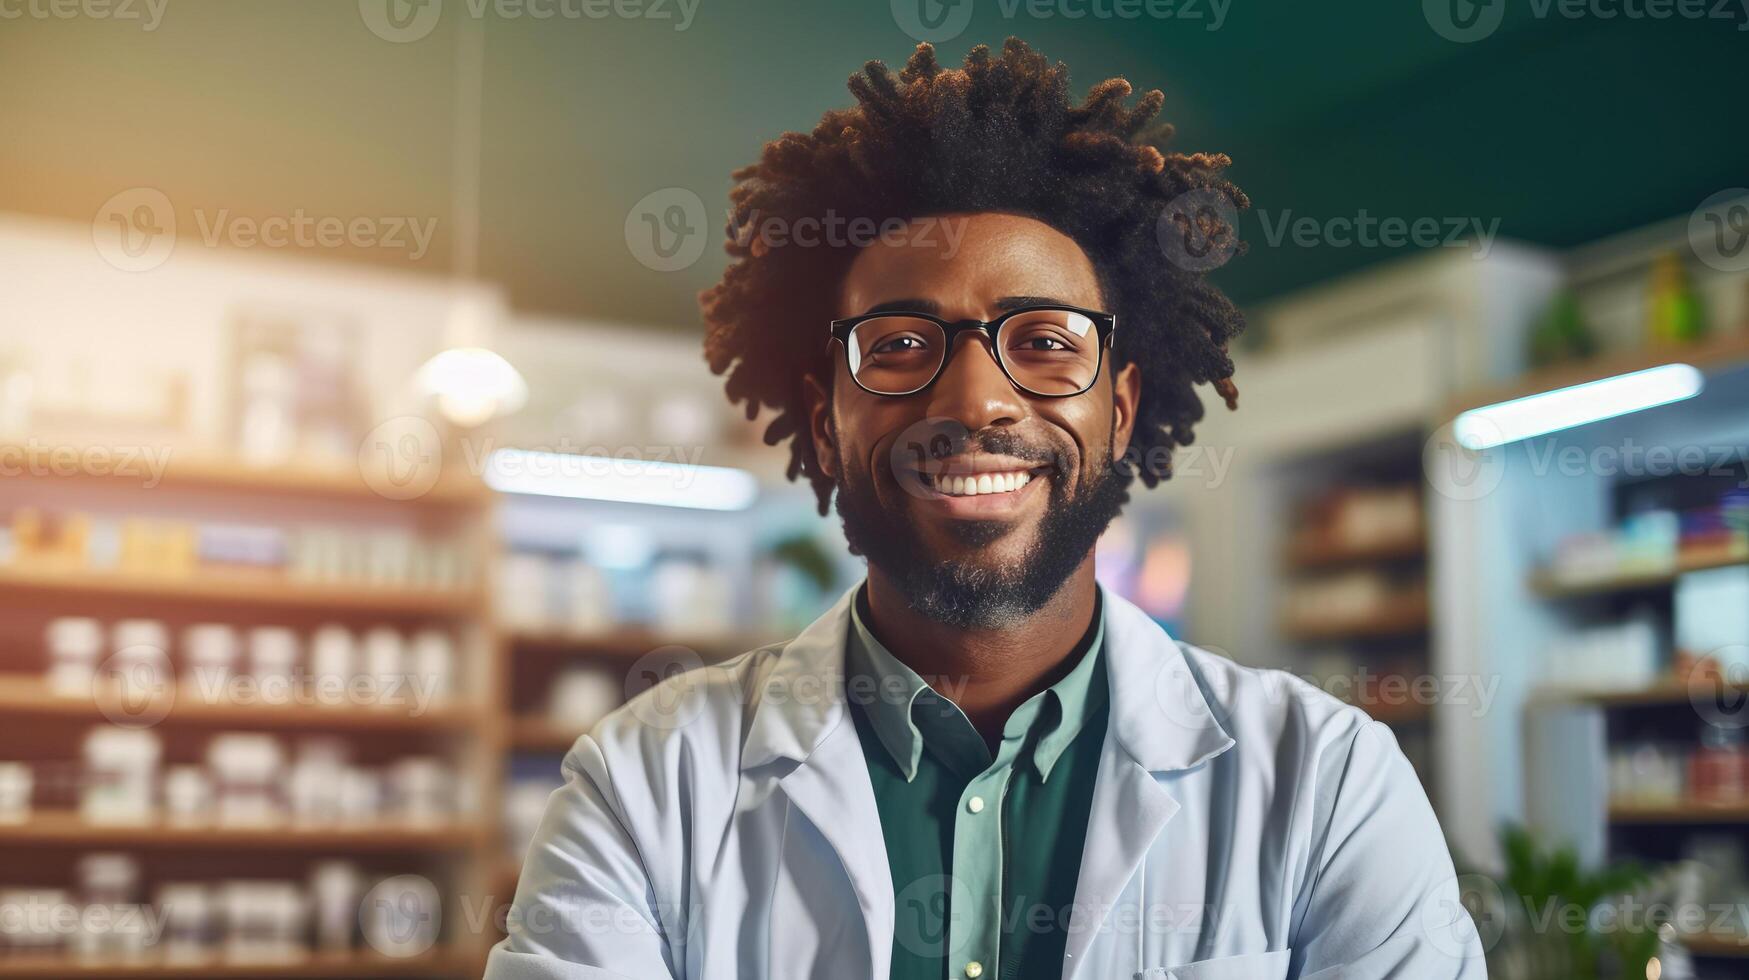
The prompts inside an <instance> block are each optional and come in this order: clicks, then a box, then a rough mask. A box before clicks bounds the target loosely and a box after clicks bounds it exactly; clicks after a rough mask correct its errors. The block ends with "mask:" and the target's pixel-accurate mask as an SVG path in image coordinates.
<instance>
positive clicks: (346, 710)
mask: <svg viewBox="0 0 1749 980" xmlns="http://www.w3.org/2000/svg"><path fill="white" fill-rule="evenodd" d="M130 714H137V712H130ZM0 716H4V717H7V718H18V717H30V718H70V719H75V720H89V721H91V722H94V723H95V722H102V721H104V720H105V719H106V716H105V715H104V713H103V708H102V706H101V705H100V704H99V703H98V701H97V699H95V698H92V697H67V696H65V695H57V694H54V693H52V692H51V691H50V690H49V688H48V685H47V684H46V683H45V682H44V681H43V680H42V679H41V678H40V677H36V676H34V675H17V674H11V675H7V674H0ZM483 718H484V713H483V712H482V711H480V710H478V709H476V708H469V707H463V706H444V707H431V708H427V709H426V710H425V711H424V712H423V713H418V714H416V713H414V712H412V711H410V710H408V708H406V707H402V706H390V705H385V706H383V707H380V708H373V707H340V706H333V707H330V706H327V705H319V704H229V703H211V702H206V701H202V700H199V699H198V698H195V697H191V696H189V695H187V694H184V693H182V692H181V691H178V692H177V697H176V700H175V702H174V703H173V704H171V705H170V707H169V709H168V713H167V714H166V715H165V717H164V721H163V722H162V723H172V722H174V723H188V724H197V725H210V726H215V727H218V726H222V727H226V728H247V729H314V730H319V731H402V732H426V731H443V732H453V731H472V730H474V729H476V728H478V727H479V725H480V723H481V721H482V720H483Z"/></svg>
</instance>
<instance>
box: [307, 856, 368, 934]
mask: <svg viewBox="0 0 1749 980" xmlns="http://www.w3.org/2000/svg"><path fill="white" fill-rule="evenodd" d="M362 888H363V886H362V884H361V878H360V875H359V871H358V868H357V866H356V865H354V864H353V863H352V862H350V861H323V862H321V863H319V864H317V865H316V866H315V867H314V868H313V869H311V871H310V904H311V914H312V918H314V919H315V934H316V948H317V949H319V950H321V951H323V952H328V953H340V952H345V951H347V950H350V949H351V948H352V938H353V934H354V932H355V931H356V929H357V924H358V916H359V907H358V899H359V892H360V891H362Z"/></svg>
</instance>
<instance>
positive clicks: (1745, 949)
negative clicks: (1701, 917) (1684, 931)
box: [1676, 933, 1749, 957]
mask: <svg viewBox="0 0 1749 980" xmlns="http://www.w3.org/2000/svg"><path fill="white" fill-rule="evenodd" d="M1676 942H1677V943H1678V944H1679V945H1681V946H1682V948H1684V949H1686V950H1688V951H1689V952H1690V953H1693V954H1694V955H1696V956H1714V957H1726V956H1729V957H1749V935H1744V936H1736V935H1730V934H1728V933H1696V934H1694V935H1690V936H1678V937H1677V938H1676Z"/></svg>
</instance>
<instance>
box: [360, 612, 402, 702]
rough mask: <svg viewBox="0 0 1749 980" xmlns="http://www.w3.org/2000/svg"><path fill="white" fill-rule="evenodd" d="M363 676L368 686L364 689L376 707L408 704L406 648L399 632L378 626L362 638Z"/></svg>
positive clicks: (391, 628)
mask: <svg viewBox="0 0 1749 980" xmlns="http://www.w3.org/2000/svg"><path fill="white" fill-rule="evenodd" d="M363 661H364V662H363V664H362V668H363V669H362V673H363V675H364V676H365V677H367V678H369V680H370V682H369V684H368V685H366V686H365V687H364V689H365V690H368V691H370V692H372V693H373V695H374V696H375V698H376V701H377V703H378V704H404V703H406V700H407V690H406V687H407V647H406V642H405V641H404V640H403V639H402V637H401V633H400V631H399V630H396V629H395V628H393V627H391V626H377V627H374V628H373V629H371V631H370V632H368V633H366V634H365V635H364V657H363Z"/></svg>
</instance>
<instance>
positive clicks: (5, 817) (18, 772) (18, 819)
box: [0, 762, 36, 824]
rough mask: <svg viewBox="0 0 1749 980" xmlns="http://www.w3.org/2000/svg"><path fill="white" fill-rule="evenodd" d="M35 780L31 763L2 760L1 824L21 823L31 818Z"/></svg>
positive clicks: (0, 767) (0, 771) (0, 766)
mask: <svg viewBox="0 0 1749 980" xmlns="http://www.w3.org/2000/svg"><path fill="white" fill-rule="evenodd" d="M35 782H36V779H35V774H34V773H33V772H32V770H31V768H30V764H29V763H25V762H0V824H21V823H24V822H25V821H27V820H29V819H30V797H31V792H32V788H33V786H34V785H35Z"/></svg>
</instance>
